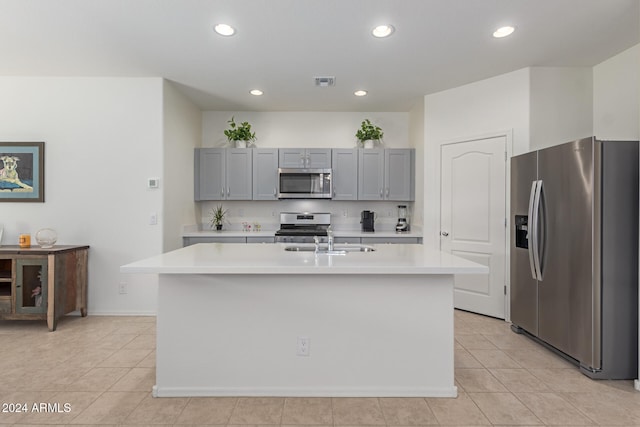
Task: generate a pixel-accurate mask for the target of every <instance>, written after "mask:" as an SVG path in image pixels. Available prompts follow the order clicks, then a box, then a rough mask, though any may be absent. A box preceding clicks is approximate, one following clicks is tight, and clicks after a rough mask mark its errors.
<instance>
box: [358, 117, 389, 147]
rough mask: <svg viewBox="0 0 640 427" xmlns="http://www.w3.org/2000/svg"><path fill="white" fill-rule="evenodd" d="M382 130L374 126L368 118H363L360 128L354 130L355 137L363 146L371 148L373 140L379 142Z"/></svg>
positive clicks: (382, 133)
mask: <svg viewBox="0 0 640 427" xmlns="http://www.w3.org/2000/svg"><path fill="white" fill-rule="evenodd" d="M383 135H384V132H382V129H381V128H380V127H379V126H375V125H374V124H373V123H371V121H370V120H369V119H364V121H363V122H362V124H361V125H360V129H358V131H357V132H356V138H358V141H360V142H361V143H362V145H363V146H364V147H365V148H373V144H374V141H378V142H380V140H381V139H382V136H383Z"/></svg>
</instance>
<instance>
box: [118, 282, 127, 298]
mask: <svg viewBox="0 0 640 427" xmlns="http://www.w3.org/2000/svg"><path fill="white" fill-rule="evenodd" d="M118 293H119V294H120V295H124V294H126V293H127V282H120V284H119V285H118Z"/></svg>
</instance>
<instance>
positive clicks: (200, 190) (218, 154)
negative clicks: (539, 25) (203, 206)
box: [194, 148, 226, 201]
mask: <svg viewBox="0 0 640 427" xmlns="http://www.w3.org/2000/svg"><path fill="white" fill-rule="evenodd" d="M194 160H195V163H194V171H195V180H194V184H195V185H194V190H195V194H194V199H195V200H196V201H200V200H224V197H225V194H226V191H225V190H226V179H225V149H224V148H196V150H195V156H194Z"/></svg>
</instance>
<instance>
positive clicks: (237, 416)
mask: <svg viewBox="0 0 640 427" xmlns="http://www.w3.org/2000/svg"><path fill="white" fill-rule="evenodd" d="M455 336H456V343H455V346H456V347H455V366H456V382H457V385H458V388H459V396H458V397H457V398H456V399H451V398H448V399H445V398H427V399H421V398H408V399H405V398H280V397H261V398H233V397H229V398H161V399H154V398H152V397H151V393H150V390H151V387H152V385H153V384H154V383H155V351H154V348H155V318H153V317H100V316H89V317H87V318H80V317H72V316H69V317H65V318H64V319H62V320H61V322H60V323H59V326H58V330H57V331H56V332H54V333H49V332H48V331H47V329H46V326H45V324H44V322H18V321H16V322H10V321H3V322H0V404H2V408H0V427H4V426H10V425H17V426H27V425H30V426H33V425H51V424H56V425H69V426H76V427H77V426H82V425H94V426H95V425H136V426H141V425H154V424H155V425H165V426H166V425H176V426H181V425H184V426H193V425H207V424H208V425H212V424H215V425H231V426H233V425H242V426H247V425H251V426H255V425H263V426H264V425H289V426H301V425H307V426H308V425H315V426H332V425H340V426H363V425H366V426H386V425H388V426H421V425H425V426H426V425H438V424H440V425H467V426H471V425H531V426H533V425H564V426H569V425H572V426H573V425H583V426H588V425H612V426H613V425H640V392H637V391H635V390H634V389H633V384H632V381H593V380H590V379H588V378H587V377H585V376H583V375H582V374H580V373H579V372H578V370H577V368H575V367H574V366H572V365H570V364H569V363H567V362H566V361H564V360H563V359H562V358H560V357H558V356H556V355H554V354H553V353H551V352H549V351H547V350H546V349H544V348H543V347H541V346H539V345H538V344H535V343H533V342H531V341H530V340H528V339H526V338H525V337H523V336H520V335H516V334H514V333H513V332H511V331H510V329H509V325H508V324H507V323H505V322H503V321H500V320H496V319H492V318H487V317H483V316H479V315H475V314H471V313H467V312H462V311H456V313H455ZM41 403H44V404H45V407H43V408H41V407H40V406H39V404H41ZM25 404H26V406H27V407H26V411H23V412H17V408H18V407H17V406H16V405H20V408H21V409H23V406H22V405H25ZM34 404H36V405H37V406H36V408H34ZM47 404H49V407H48V408H47V407H46V405H47ZM65 404H68V405H69V407H66V408H65ZM56 405H57V406H56ZM36 409H41V410H40V411H38V410H36Z"/></svg>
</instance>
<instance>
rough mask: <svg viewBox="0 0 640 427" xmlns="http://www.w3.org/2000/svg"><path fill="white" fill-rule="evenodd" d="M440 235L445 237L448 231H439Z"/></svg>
mask: <svg viewBox="0 0 640 427" xmlns="http://www.w3.org/2000/svg"><path fill="white" fill-rule="evenodd" d="M440 235H441V236H444V237H447V236H448V235H449V233H447V232H446V231H441V232H440Z"/></svg>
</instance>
